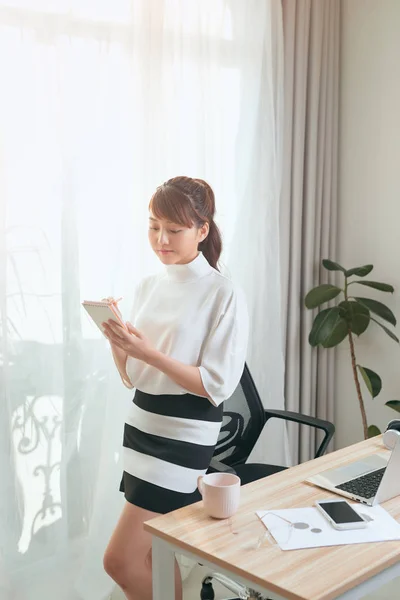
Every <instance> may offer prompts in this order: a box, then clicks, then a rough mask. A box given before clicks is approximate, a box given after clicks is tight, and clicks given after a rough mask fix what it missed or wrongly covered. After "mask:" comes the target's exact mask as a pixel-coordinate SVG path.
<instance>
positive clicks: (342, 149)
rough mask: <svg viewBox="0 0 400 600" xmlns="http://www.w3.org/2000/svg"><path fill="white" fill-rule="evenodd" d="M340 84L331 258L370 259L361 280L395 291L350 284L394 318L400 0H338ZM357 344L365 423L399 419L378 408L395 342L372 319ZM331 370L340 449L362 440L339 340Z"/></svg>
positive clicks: (399, 252)
mask: <svg viewBox="0 0 400 600" xmlns="http://www.w3.org/2000/svg"><path fill="white" fill-rule="evenodd" d="M340 84H341V95H340V132H339V136H340V137H339V226H338V230H339V233H338V257H337V259H338V260H339V261H340V262H341V264H343V265H344V266H346V267H348V268H349V267H352V266H356V265H362V264H366V263H372V264H374V266H375V268H374V271H373V272H372V273H371V275H369V276H368V279H375V280H377V281H385V282H388V283H392V284H393V285H394V287H395V290H396V291H395V294H394V295H393V296H392V295H391V294H382V293H378V294H377V295H374V294H373V293H372V294H371V292H369V289H368V288H365V287H362V286H354V288H356V287H357V288H358V290H357V293H358V295H360V296H362V295H365V296H367V295H369V296H371V297H376V298H377V299H380V300H381V301H383V302H385V303H387V304H388V306H390V307H391V308H392V310H393V311H394V313H395V314H396V316H397V318H398V319H399V321H400V0H342V33H341V81H340ZM332 258H334V257H332ZM371 291H372V290H371ZM361 292H363V293H361ZM399 331H400V325H399V326H398V332H397V335H398V337H400V333H399ZM356 348H357V360H358V362H359V363H360V364H362V365H364V366H367V367H370V368H372V369H373V370H376V372H377V373H379V374H380V375H381V377H382V379H383V390H382V392H381V394H380V396H378V397H377V398H376V399H375V400H373V401H371V400H368V401H367V410H368V416H369V424H372V423H374V424H376V425H378V426H381V427H383V426H384V425H385V424H386V423H387V422H388V420H389V419H391V418H395V417H396V416H398V417H399V418H400V414H398V413H395V412H394V411H392V410H390V409H388V408H387V407H384V402H385V401H387V400H392V399H400V348H399V347H398V346H397V345H396V344H395V343H394V342H393V341H391V340H390V338H389V337H387V335H386V334H385V333H383V332H381V331H380V330H378V326H377V325H375V324H372V325H370V329H369V330H368V331H367V332H366V334H364V336H363V337H361V338H360V340H359V341H357V343H356ZM336 377H337V396H336V425H337V436H336V446H337V447H338V448H339V447H343V446H345V445H348V444H350V443H352V442H355V441H359V440H360V439H362V428H361V418H360V415H359V410H358V405H357V397H356V395H355V388H354V382H353V380H352V375H351V369H350V361H349V354H348V347H347V346H345V345H344V344H342V346H340V347H339V348H338V349H337V351H336ZM365 397H367V394H365Z"/></svg>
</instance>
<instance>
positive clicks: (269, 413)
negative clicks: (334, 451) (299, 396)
mask: <svg viewBox="0 0 400 600" xmlns="http://www.w3.org/2000/svg"><path fill="white" fill-rule="evenodd" d="M264 413H265V422H267V421H268V419H271V418H272V417H276V418H277V419H284V420H285V421H294V422H295V423H301V424H302V425H309V426H310V427H315V428H316V429H322V430H323V431H324V432H325V436H324V439H323V440H322V442H321V444H320V446H319V448H318V450H317V452H316V455H315V458H318V457H319V456H322V455H323V454H324V452H325V450H326V448H327V446H328V444H329V442H330V441H331V439H332V437H333V434H334V433H335V426H334V424H333V423H331V422H330V421H324V420H323V419H317V417H309V416H308V415H302V414H301V413H296V412H292V411H290V410H265V411H264Z"/></svg>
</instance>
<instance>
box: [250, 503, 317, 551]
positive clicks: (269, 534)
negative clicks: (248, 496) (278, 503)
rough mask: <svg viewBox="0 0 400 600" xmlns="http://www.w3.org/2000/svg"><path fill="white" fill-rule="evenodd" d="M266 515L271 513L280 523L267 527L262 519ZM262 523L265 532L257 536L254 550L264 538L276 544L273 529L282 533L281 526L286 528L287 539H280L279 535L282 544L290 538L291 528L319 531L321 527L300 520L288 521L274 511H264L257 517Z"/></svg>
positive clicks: (259, 546)
mask: <svg viewBox="0 0 400 600" xmlns="http://www.w3.org/2000/svg"><path fill="white" fill-rule="evenodd" d="M268 515H272V516H274V517H275V518H277V519H280V520H281V525H279V524H278V525H276V526H275V527H269V526H268V525H267V524H266V522H265V521H264V519H265V517H266V516H268ZM259 518H260V520H261V522H262V524H263V525H264V527H265V532H264V533H263V534H262V535H261V536H260V537H259V538H258V541H257V544H256V550H258V549H259V548H261V546H262V544H263V543H264V541H265V540H266V539H268V541H269V542H270V543H271V544H272V545H273V546H276V545H278V544H277V541H276V539H275V537H274V535H273V534H274V531H275V532H277V531H278V530H279V533H280V534H282V528H285V529H286V530H287V539H285V538H283V539H282V535H280V536H279V538H280V543H283V544H287V543H288V542H289V540H290V537H291V535H292V532H293V529H310V531H311V532H312V533H321V532H322V529H320V528H319V527H312V525H309V524H308V523H304V522H302V521H297V522H293V521H289V519H285V518H284V517H282V516H281V515H277V514H276V513H274V512H271V511H269V512H267V513H265V514H264V515H263V516H262V518H261V517H259Z"/></svg>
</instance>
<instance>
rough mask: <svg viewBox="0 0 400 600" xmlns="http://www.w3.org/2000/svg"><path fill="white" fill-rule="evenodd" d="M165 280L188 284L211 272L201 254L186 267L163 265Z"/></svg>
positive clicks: (210, 267) (209, 266)
mask: <svg viewBox="0 0 400 600" xmlns="http://www.w3.org/2000/svg"><path fill="white" fill-rule="evenodd" d="M165 270H166V274H167V278H168V279H169V280H170V281H179V282H189V281H196V279H200V278H201V277H204V276H205V275H208V274H209V273H211V271H212V270H213V268H212V266H211V265H210V264H209V262H208V260H207V259H206V258H205V256H204V255H203V253H202V252H199V254H198V255H197V256H196V258H195V259H194V260H192V261H191V262H190V263H187V264H186V265H165Z"/></svg>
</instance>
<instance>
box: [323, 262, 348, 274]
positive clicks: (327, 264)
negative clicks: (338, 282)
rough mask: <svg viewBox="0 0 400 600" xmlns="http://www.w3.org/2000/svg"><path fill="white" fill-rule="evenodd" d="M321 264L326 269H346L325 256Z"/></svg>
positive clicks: (343, 270) (344, 270)
mask: <svg viewBox="0 0 400 600" xmlns="http://www.w3.org/2000/svg"><path fill="white" fill-rule="evenodd" d="M322 264H323V266H324V267H325V269H327V270H328V271H342V273H346V269H345V268H344V267H342V265H339V263H337V262H333V261H332V260H328V259H327V258H324V260H323V261H322Z"/></svg>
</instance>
